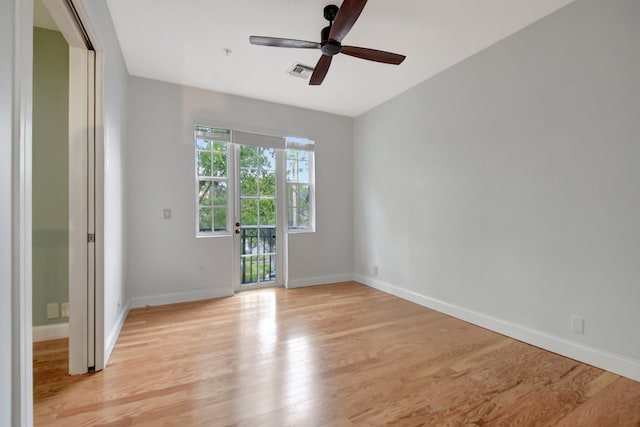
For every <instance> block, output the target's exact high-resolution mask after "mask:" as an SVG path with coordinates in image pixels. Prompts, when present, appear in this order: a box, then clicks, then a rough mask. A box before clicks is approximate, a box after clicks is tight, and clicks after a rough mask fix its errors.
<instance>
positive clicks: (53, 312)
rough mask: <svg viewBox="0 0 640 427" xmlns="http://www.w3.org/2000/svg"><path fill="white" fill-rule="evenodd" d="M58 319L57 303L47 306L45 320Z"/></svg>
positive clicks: (58, 309)
mask: <svg viewBox="0 0 640 427" xmlns="http://www.w3.org/2000/svg"><path fill="white" fill-rule="evenodd" d="M58 317H60V307H59V306H58V303H57V302H54V303H51V304H47V319H57V318H58Z"/></svg>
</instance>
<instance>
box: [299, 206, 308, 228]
mask: <svg viewBox="0 0 640 427" xmlns="http://www.w3.org/2000/svg"><path fill="white" fill-rule="evenodd" d="M296 218H297V222H298V223H297V226H298V228H310V225H309V224H310V221H309V209H298V214H297V216H296Z"/></svg>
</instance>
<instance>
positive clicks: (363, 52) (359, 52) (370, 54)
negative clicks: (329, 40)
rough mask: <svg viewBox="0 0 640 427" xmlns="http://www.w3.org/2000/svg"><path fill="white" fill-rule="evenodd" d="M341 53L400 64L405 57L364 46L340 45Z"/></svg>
mask: <svg viewBox="0 0 640 427" xmlns="http://www.w3.org/2000/svg"><path fill="white" fill-rule="evenodd" d="M341 53H344V54H345V55H349V56H355V57H356V58H361V59H366V60H368V61H375V62H384V63H385V64H393V65H400V64H402V61H404V59H405V58H406V56H404V55H398V54H397V53H391V52H385V51H383V50H376V49H367V48H366V47H356V46H342V51H341Z"/></svg>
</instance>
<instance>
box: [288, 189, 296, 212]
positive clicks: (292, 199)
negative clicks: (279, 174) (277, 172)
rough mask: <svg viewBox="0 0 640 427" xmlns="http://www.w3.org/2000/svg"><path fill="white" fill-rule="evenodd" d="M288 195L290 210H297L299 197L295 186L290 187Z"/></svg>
mask: <svg viewBox="0 0 640 427" xmlns="http://www.w3.org/2000/svg"><path fill="white" fill-rule="evenodd" d="M287 190H288V193H289V199H288V203H289V207H290V208H295V207H296V205H297V204H298V196H297V193H298V192H297V191H296V186H295V185H289V186H288V188H287Z"/></svg>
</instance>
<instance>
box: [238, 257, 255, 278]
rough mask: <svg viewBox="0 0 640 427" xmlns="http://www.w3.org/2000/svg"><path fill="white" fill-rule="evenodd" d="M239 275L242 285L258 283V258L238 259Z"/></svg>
mask: <svg viewBox="0 0 640 427" xmlns="http://www.w3.org/2000/svg"><path fill="white" fill-rule="evenodd" d="M240 268H241V271H240V275H241V279H242V284H245V283H256V282H257V281H258V257H257V256H247V257H242V258H240Z"/></svg>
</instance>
